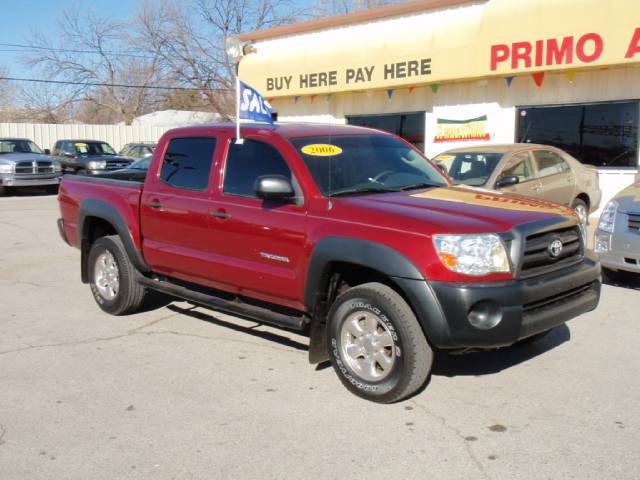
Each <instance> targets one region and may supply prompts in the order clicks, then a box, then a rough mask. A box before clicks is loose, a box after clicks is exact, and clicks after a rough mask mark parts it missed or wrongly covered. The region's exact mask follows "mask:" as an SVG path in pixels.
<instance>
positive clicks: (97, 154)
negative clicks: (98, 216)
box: [0, 138, 155, 195]
mask: <svg viewBox="0 0 640 480" xmlns="http://www.w3.org/2000/svg"><path fill="white" fill-rule="evenodd" d="M154 148H155V144H151V143H128V144H126V145H125V146H124V147H123V148H122V150H120V153H119V154H116V151H115V150H114V149H113V147H111V145H109V144H108V143H107V142H103V141H97V140H78V139H65V140H58V141H57V142H56V143H55V145H54V147H53V151H52V152H49V150H47V149H45V150H43V149H41V148H40V147H39V146H38V145H36V144H35V143H34V142H33V141H32V140H29V139H27V138H0V195H2V194H3V193H4V192H5V191H6V189H7V188H11V187H43V188H45V189H46V190H47V191H50V192H51V193H55V192H57V190H58V185H59V184H60V180H61V177H62V174H63V173H75V174H85V175H98V174H102V173H105V172H111V171H116V170H120V169H123V168H127V167H130V166H132V164H133V162H135V160H137V159H140V158H144V157H145V156H150V155H151V153H153V149H154ZM138 171H139V169H138Z"/></svg>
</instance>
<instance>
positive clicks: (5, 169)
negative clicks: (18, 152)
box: [0, 163, 13, 173]
mask: <svg viewBox="0 0 640 480" xmlns="http://www.w3.org/2000/svg"><path fill="white" fill-rule="evenodd" d="M0 173H13V164H12V163H5V164H0Z"/></svg>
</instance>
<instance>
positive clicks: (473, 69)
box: [240, 0, 640, 97]
mask: <svg viewBox="0 0 640 480" xmlns="http://www.w3.org/2000/svg"><path fill="white" fill-rule="evenodd" d="M410 18H411V17H407V19H408V21H407V23H405V22H397V21H388V22H381V23H378V24H375V26H373V24H372V26H371V28H359V29H358V36H357V38H352V37H346V35H345V33H344V32H345V30H344V29H338V30H336V31H335V33H329V32H318V33H316V34H314V35H305V36H302V37H299V38H292V37H289V38H283V39H277V40H275V41H269V42H264V43H263V44H258V52H257V53H252V54H249V55H247V56H246V57H245V58H243V59H242V61H241V64H240V78H241V79H242V80H243V81H244V82H246V83H248V84H249V85H251V86H253V87H254V88H256V89H258V90H259V91H260V92H261V93H262V94H263V95H265V96H267V97H281V96H292V95H314V94H327V93H334V92H345V91H356V90H373V89H384V88H398V87H403V86H410V85H424V84H429V83H439V82H446V81H455V80H466V79H473V78H483V77H489V76H494V75H500V76H509V75H517V74H522V73H527V72H531V73H533V72H539V71H555V70H562V69H574V70H577V69H582V68H593V67H605V66H614V65H624V64H630V63H638V62H640V8H638V0H615V1H602V0H489V1H488V2H487V3H486V4H484V5H474V6H470V7H465V8H460V9H458V10H457V11H456V13H455V14H452V13H451V12H448V14H447V12H443V14H442V15H434V16H432V18H430V19H429V20H428V21H425V23H424V24H422V25H420V28H416V27H415V22H414V23H409V22H410V20H409V19H410ZM408 25H409V26H410V27H408Z"/></svg>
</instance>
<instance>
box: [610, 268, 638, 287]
mask: <svg viewBox="0 0 640 480" xmlns="http://www.w3.org/2000/svg"><path fill="white" fill-rule="evenodd" d="M602 280H603V282H604V284H605V285H611V286H612V287H621V288H630V289H631V290H640V274H637V273H633V272H622V271H620V272H616V271H613V270H608V269H603V270H602Z"/></svg>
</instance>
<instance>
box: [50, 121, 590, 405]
mask: <svg viewBox="0 0 640 480" xmlns="http://www.w3.org/2000/svg"><path fill="white" fill-rule="evenodd" d="M242 130H243V137H244V138H243V141H242V142H236V141H235V139H234V134H235V131H234V128H233V125H216V126H197V127H188V128H180V129H175V130H171V131H169V132H167V133H166V134H165V135H164V136H163V137H162V138H161V140H160V142H159V144H158V147H157V148H156V150H155V152H154V154H153V158H152V160H151V163H150V165H149V169H148V172H147V174H146V178H144V181H141V180H140V176H139V175H132V176H131V178H127V176H126V174H125V175H122V173H121V174H119V175H118V176H117V177H114V178H109V176H108V175H107V176H105V177H103V178H100V177H87V176H65V178H64V180H63V181H62V184H61V188H60V193H59V203H60V210H61V213H62V218H61V219H59V221H58V226H59V229H60V233H61V235H62V237H63V239H64V240H65V241H66V242H67V243H69V244H70V245H73V246H75V247H78V248H79V249H80V252H81V255H80V258H81V278H82V281H83V282H85V283H88V284H90V286H91V291H92V292H93V295H94V297H95V299H96V301H97V303H98V305H99V306H100V307H101V308H102V309H103V310H104V311H106V312H109V313H111V314H114V315H121V314H127V313H133V312H136V311H137V310H139V309H140V308H141V307H142V306H143V304H144V302H145V301H146V298H148V294H150V293H157V292H161V293H162V294H167V295H170V296H172V297H177V298H181V299H184V300H187V301H190V302H192V303H195V304H198V305H204V306H208V307H211V308H214V309H218V310H221V311H224V312H231V313H234V314H237V315H241V316H244V317H247V318H251V319H256V320H259V321H261V322H267V323H271V324H274V325H277V326H281V327H284V328H288V329H294V330H297V331H302V332H307V333H308V334H309V336H310V346H309V358H310V361H311V362H312V363H314V362H319V361H324V360H326V359H328V358H330V359H331V362H332V364H333V367H334V368H335V370H336V372H337V374H338V376H339V377H340V379H341V381H342V382H343V383H344V385H345V386H346V387H347V388H348V389H349V390H351V391H352V392H354V393H355V394H357V395H360V396H362V397H364V398H367V399H369V400H373V401H377V402H387V403H388V402H394V401H397V400H400V399H403V398H406V397H408V396H410V395H412V394H414V393H415V392H416V391H418V390H419V389H420V388H421V387H422V386H423V385H425V383H426V382H427V379H428V376H429V372H430V370H431V365H432V360H433V349H435V348H437V349H446V350H456V351H464V350H468V349H478V348H496V347H502V346H507V345H511V344H514V343H516V342H518V341H521V340H524V339H532V338H537V336H539V335H542V334H544V333H545V332H547V331H548V330H550V329H551V328H553V327H555V326H556V325H559V324H561V323H563V322H565V321H567V320H569V319H571V318H573V317H576V316H577V315H580V314H582V313H584V312H587V311H590V310H592V309H594V308H595V307H596V306H597V304H598V301H599V297H600V265H599V263H598V260H597V257H595V256H594V254H593V253H591V252H590V251H589V250H587V249H586V248H585V242H584V235H583V232H582V231H581V227H580V225H579V223H578V220H577V218H576V216H575V214H574V213H573V211H572V210H570V209H568V208H565V207H561V206H559V205H555V204H551V203H545V202H540V201H536V200H532V199H529V198H525V197H518V196H513V195H505V194H501V193H499V192H498V193H496V192H488V191H483V190H478V189H474V188H471V187H455V186H451V185H450V181H449V180H448V178H447V177H446V176H445V175H444V174H443V173H442V172H441V171H440V170H439V169H438V168H437V167H435V166H434V165H433V164H432V163H431V162H430V161H429V160H427V159H426V158H425V157H424V156H423V155H422V154H421V153H420V152H419V151H418V150H416V149H415V148H414V147H413V146H411V145H410V144H408V143H406V142H405V141H404V140H402V139H400V138H398V137H395V136H393V135H390V134H387V133H383V132H380V131H377V130H371V129H366V128H359V127H350V126H336V125H295V124H282V125H274V126H265V125H245V126H243V129H242Z"/></svg>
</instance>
